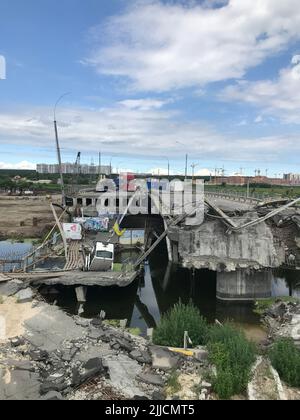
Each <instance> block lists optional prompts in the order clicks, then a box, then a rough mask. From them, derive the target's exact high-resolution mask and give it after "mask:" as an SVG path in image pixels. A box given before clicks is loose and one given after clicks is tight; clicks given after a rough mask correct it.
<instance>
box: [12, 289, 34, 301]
mask: <svg viewBox="0 0 300 420" xmlns="http://www.w3.org/2000/svg"><path fill="white" fill-rule="evenodd" d="M15 296H16V298H17V299H18V303H27V302H31V301H32V299H33V292H32V289H31V288H30V287H28V288H27V289H24V290H20V291H19V292H18V293H16V295H15Z"/></svg>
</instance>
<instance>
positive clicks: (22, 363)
mask: <svg viewBox="0 0 300 420" xmlns="http://www.w3.org/2000/svg"><path fill="white" fill-rule="evenodd" d="M0 364H1V365H2V366H6V367H8V368H9V369H13V370H24V371H26V370H27V371H29V372H34V371H35V367H34V365H33V363H32V362H31V361H29V360H13V359H4V360H1V362H0Z"/></svg>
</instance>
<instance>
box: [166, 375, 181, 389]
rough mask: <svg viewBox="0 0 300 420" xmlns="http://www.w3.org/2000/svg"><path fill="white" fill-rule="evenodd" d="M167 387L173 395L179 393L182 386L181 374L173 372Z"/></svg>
mask: <svg viewBox="0 0 300 420" xmlns="http://www.w3.org/2000/svg"><path fill="white" fill-rule="evenodd" d="M167 387H168V388H169V389H170V391H171V392H172V394H175V393H176V392H179V391H180V390H181V385H180V383H179V373H177V372H176V371H174V372H172V374H171V376H170V377H169V379H168V382H167Z"/></svg>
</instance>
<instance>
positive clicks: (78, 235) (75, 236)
mask: <svg viewBox="0 0 300 420" xmlns="http://www.w3.org/2000/svg"><path fill="white" fill-rule="evenodd" d="M63 230H64V233H65V235H66V239H71V240H72V241H81V239H82V228H81V225H80V224H79V223H63Z"/></svg>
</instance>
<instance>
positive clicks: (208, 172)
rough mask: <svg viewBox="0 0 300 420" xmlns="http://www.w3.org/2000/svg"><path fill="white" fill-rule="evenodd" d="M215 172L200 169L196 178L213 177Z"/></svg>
mask: <svg viewBox="0 0 300 420" xmlns="http://www.w3.org/2000/svg"><path fill="white" fill-rule="evenodd" d="M212 174H213V171H211V170H209V169H205V168H204V169H200V171H198V172H196V176H211V175H212Z"/></svg>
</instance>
